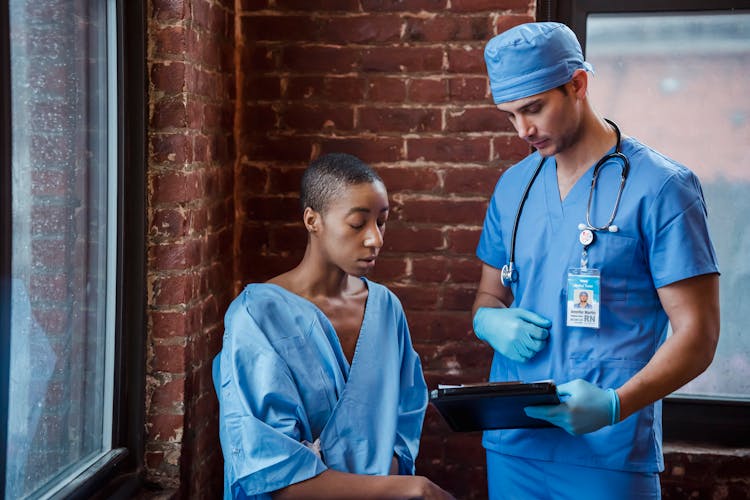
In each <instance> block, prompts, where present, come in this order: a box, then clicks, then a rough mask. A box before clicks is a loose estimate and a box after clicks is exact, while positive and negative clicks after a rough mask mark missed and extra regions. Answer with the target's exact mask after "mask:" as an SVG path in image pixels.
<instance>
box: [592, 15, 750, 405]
mask: <svg viewBox="0 0 750 500" xmlns="http://www.w3.org/2000/svg"><path fill="white" fill-rule="evenodd" d="M586 31H587V38H586V52H587V53H586V58H587V60H588V61H589V62H591V63H592V64H593V66H594V70H595V72H596V73H595V75H594V77H593V80H592V84H591V85H592V86H591V90H590V95H591V99H592V102H593V104H594V106H595V107H596V109H597V110H599V111H600V112H601V113H602V114H603V115H604V116H606V117H608V118H611V119H613V120H615V121H616V122H618V124H619V125H620V128H621V129H622V130H623V133H624V134H626V135H630V136H633V137H635V138H637V139H639V140H641V141H642V142H644V143H645V144H647V145H649V146H651V147H653V148H654V149H656V150H657V151H660V152H661V153H663V154H665V155H667V156H670V157H672V158H674V159H675V160H677V161H679V162H681V163H683V164H684V165H686V166H687V167H689V168H690V169H691V170H693V171H694V172H695V173H696V174H698V176H699V178H700V179H701V183H702V185H703V191H704V194H705V197H706V203H707V205H708V215H709V229H710V231H711V237H712V238H713V242H714V246H715V248H716V252H717V256H718V259H719V266H720V269H721V272H722V276H721V280H720V282H721V314H722V318H721V338H720V342H719V346H718V350H717V353H716V357H715V359H714V362H713V364H712V365H711V367H710V368H709V369H708V370H707V371H706V372H705V373H704V374H703V375H701V376H700V377H698V378H697V379H695V380H694V381H693V382H691V383H689V384H688V385H686V386H685V387H683V388H682V389H681V390H680V391H678V393H677V394H679V395H684V396H692V397H702V396H710V397H727V398H732V399H740V400H750V336H749V335H746V334H745V331H746V321H745V316H746V314H747V307H748V305H749V304H750V259H748V256H750V223H749V222H748V220H747V214H748V213H750V169H748V168H747V166H748V164H750V148H748V146H749V145H750V93H748V85H750V13H747V12H744V13H743V12H733V13H710V12H709V13H701V14H688V13H685V14H674V13H670V14H668V15H644V14H632V15H631V14H616V15H613V14H610V15H607V14H592V15H590V16H589V17H588V19H587V24H586Z"/></svg>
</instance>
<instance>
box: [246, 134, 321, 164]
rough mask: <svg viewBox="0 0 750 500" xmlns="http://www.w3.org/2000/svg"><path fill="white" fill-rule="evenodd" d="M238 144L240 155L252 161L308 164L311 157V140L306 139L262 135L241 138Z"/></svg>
mask: <svg viewBox="0 0 750 500" xmlns="http://www.w3.org/2000/svg"><path fill="white" fill-rule="evenodd" d="M240 144H241V146H242V149H240V155H246V156H248V157H250V158H252V159H253V161H263V160H270V161H295V162H309V161H310V157H311V155H312V140H311V139H310V138H308V137H300V136H294V137H292V136H267V135H266V134H262V135H260V136H255V137H254V136H250V137H243V138H242V139H241V140H240Z"/></svg>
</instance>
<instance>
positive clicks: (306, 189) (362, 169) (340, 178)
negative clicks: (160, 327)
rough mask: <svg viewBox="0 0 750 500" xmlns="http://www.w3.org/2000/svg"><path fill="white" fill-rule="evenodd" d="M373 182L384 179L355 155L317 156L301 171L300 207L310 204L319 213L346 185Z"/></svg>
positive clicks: (303, 208)
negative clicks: (302, 172)
mask: <svg viewBox="0 0 750 500" xmlns="http://www.w3.org/2000/svg"><path fill="white" fill-rule="evenodd" d="M376 181H378V182H383V180H382V179H381V178H380V176H379V175H378V174H377V173H375V171H374V170H373V169H372V168H371V167H370V166H369V165H367V164H366V163H365V162H363V161H362V160H360V159H359V158H357V157H356V156H353V155H350V154H346V153H329V154H325V155H322V156H319V157H318V158H316V159H315V160H313V161H312V162H311V163H310V165H309V166H308V167H307V169H305V172H304V174H302V186H301V187H300V193H299V197H300V203H301V205H302V210H305V209H306V208H307V207H310V208H312V209H313V210H315V211H316V212H321V213H322V212H324V211H325V210H326V209H327V208H328V205H329V203H330V201H331V200H332V199H333V198H334V197H336V196H337V195H340V194H341V193H342V191H343V190H344V189H345V188H346V187H347V186H353V185H356V184H362V183H365V182H368V183H373V182H376Z"/></svg>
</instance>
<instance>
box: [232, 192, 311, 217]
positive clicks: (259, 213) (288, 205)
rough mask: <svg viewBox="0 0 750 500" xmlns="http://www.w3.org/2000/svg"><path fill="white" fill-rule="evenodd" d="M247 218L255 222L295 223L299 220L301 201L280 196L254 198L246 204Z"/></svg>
mask: <svg viewBox="0 0 750 500" xmlns="http://www.w3.org/2000/svg"><path fill="white" fill-rule="evenodd" d="M245 209H246V213H247V216H248V217H249V218H250V219H253V220H263V221H287V222H290V221H295V220H297V219H298V218H299V210H300V209H299V199H298V198H297V197H296V196H294V197H280V196H254V197H252V198H249V199H248V200H247V202H246V204H245Z"/></svg>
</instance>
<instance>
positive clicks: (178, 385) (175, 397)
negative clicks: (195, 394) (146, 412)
mask: <svg viewBox="0 0 750 500" xmlns="http://www.w3.org/2000/svg"><path fill="white" fill-rule="evenodd" d="M184 401H185V378H184V377H183V376H176V377H174V378H171V379H167V380H163V381H160V382H158V385H156V386H155V387H154V390H153V395H152V397H151V406H150V409H151V411H153V412H158V413H171V412H177V411H179V410H180V409H181V408H182V405H183V403H184Z"/></svg>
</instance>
